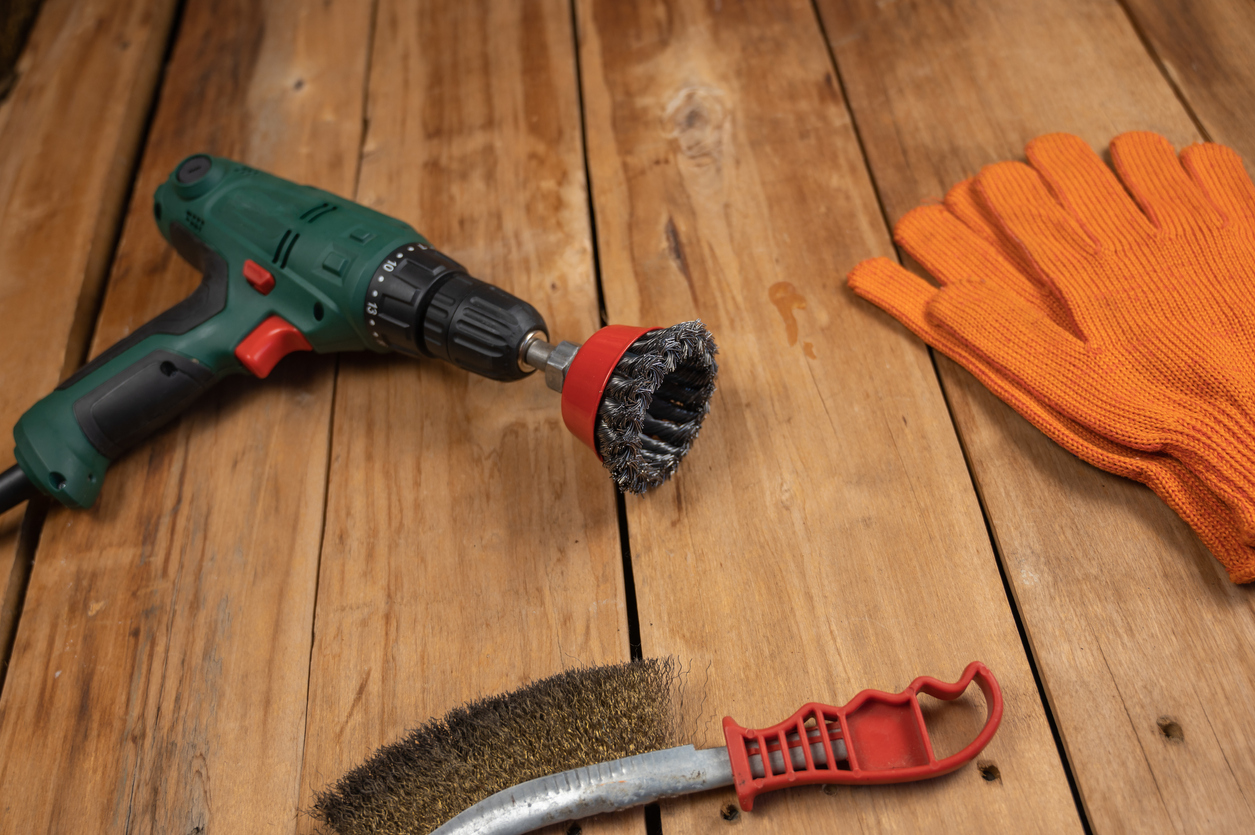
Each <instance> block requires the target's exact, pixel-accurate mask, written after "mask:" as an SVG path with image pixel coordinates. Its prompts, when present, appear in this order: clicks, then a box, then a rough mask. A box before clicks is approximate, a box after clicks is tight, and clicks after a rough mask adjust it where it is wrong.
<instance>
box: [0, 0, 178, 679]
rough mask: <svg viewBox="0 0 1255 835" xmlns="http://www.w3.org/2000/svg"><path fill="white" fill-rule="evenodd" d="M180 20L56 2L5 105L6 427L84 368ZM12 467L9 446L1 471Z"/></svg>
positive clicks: (0, 420) (6, 584)
mask: <svg viewBox="0 0 1255 835" xmlns="http://www.w3.org/2000/svg"><path fill="white" fill-rule="evenodd" d="M173 16H174V3H173V0H145V1H144V2H135V3H131V2H118V0H91V1H90V2H79V3H75V2H58V0H47V2H46V3H44V7H43V11H42V13H41V14H40V15H39V17H38V19H37V21H36V23H35V25H34V27H33V28H32V30H31V33H30V40H29V42H28V44H27V48H26V50H25V51H24V52H23V54H22V58H21V61H20V63H19V65H18V67H17V72H18V81H17V82H16V83H15V84H14V86H13V87H12V88H11V89H10V90H9V91H8V95H7V96H5V97H4V98H3V100H2V101H0V310H3V311H5V313H6V314H7V315H6V316H5V319H6V326H5V327H4V328H3V330H2V331H0V355H3V356H4V370H3V373H2V374H0V425H3V426H5V427H11V426H12V425H13V424H15V423H17V420H18V418H19V417H21V415H22V413H23V412H24V411H26V409H27V408H29V407H30V406H31V404H33V403H34V402H35V401H36V400H38V399H39V398H40V397H41V396H43V394H44V393H45V392H47V391H48V390H49V389H51V388H52V387H53V386H55V385H56V384H57V383H58V382H59V381H60V380H61V378H62V377H63V376H65V375H66V374H68V373H69V371H71V370H72V369H73V368H74V367H75V366H77V364H78V363H79V362H80V361H81V360H82V358H83V350H84V348H85V347H86V343H87V338H88V336H89V334H90V328H91V324H92V315H93V314H94V312H95V307H96V304H97V302H98V299H99V296H100V288H101V286H102V283H103V279H104V275H105V273H106V271H107V270H108V266H109V263H108V260H109V257H110V255H111V250H112V247H113V242H114V238H115V235H116V233H117V229H118V224H119V222H120V218H121V213H122V209H123V204H124V202H125V199H126V193H127V190H128V188H129V187H130V183H129V177H130V175H131V170H132V166H133V163H134V159H135V156H136V154H137V153H138V151H139V142H140V134H141V129H142V127H143V122H144V117H145V115H146V114H147V111H148V108H149V104H150V102H151V100H152V96H153V91H154V89H155V87H156V83H157V76H158V73H159V71H160V68H161V57H162V55H163V53H164V51H165V45H166V42H167V39H168V37H169V31H170V25H171V21H172V19H173ZM85 79H87V80H86V81H85ZM85 135H90V136H92V138H93V141H92V142H91V143H90V144H84V143H81V142H78V141H77V138H78V137H82V136H85ZM19 312H20V315H18V314H19ZM13 463H14V459H13V452H12V449H11V448H10V447H8V446H5V447H3V450H2V451H0V471H3V470H7V469H8V468H9V467H11V466H13ZM41 504H42V502H41ZM35 510H36V515H39V514H41V513H42V508H36V509H35ZM23 513H24V510H22V509H16V508H15V509H13V510H11V511H9V512H8V513H4V514H0V680H3V672H2V671H3V669H4V666H5V663H6V661H7V656H8V650H9V647H10V646H11V643H12V639H13V632H14V628H15V624H16V618H17V615H18V611H19V606H20V603H21V600H22V596H23V594H24V593H25V586H26V577H27V575H28V573H29V560H30V557H31V553H30V551H31V548H32V547H33V541H31V540H30V538H29V537H28V538H27V541H25V542H21V543H19V539H20V538H21V537H20V536H19V531H20V529H21V523H22V517H23ZM32 521H35V522H37V520H32ZM34 527H35V529H37V527H38V525H37V524H36V525H35V526H34ZM28 530H31V526H28Z"/></svg>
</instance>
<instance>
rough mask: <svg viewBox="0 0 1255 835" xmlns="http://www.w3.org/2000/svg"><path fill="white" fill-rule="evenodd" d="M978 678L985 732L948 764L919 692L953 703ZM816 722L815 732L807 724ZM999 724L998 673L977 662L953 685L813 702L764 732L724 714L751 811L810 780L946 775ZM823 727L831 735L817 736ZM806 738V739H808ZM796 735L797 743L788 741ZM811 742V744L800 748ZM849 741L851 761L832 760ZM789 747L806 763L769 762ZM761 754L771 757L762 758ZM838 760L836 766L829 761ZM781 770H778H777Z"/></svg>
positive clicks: (930, 682) (925, 680) (927, 679)
mask: <svg viewBox="0 0 1255 835" xmlns="http://www.w3.org/2000/svg"><path fill="white" fill-rule="evenodd" d="M973 681H975V682H976V684H977V685H978V686H979V687H980V689H981V692H983V693H984V694H985V704H986V706H987V708H988V715H987V717H986V719H985V727H984V728H982V729H981V732H980V733H979V734H977V735H976V738H975V739H973V740H972V741H971V742H970V743H968V745H967V746H966V747H965V748H964V749H963V750H962V751H959V752H958V753H957V754H951V755H950V756H948V757H946V758H945V759H941V760H939V759H937V758H936V756H934V755H933V746H932V742H931V741H930V740H929V738H928V728H927V727H926V726H925V725H924V715H923V713H922V712H921V711H920V707H919V698H918V694H919V693H921V692H922V693H927V694H928V695H930V696H932V697H934V698H937V699H942V700H945V701H951V700H953V699H956V698H958V697H959V695H960V694H961V693H962V692H963V691H964V690H966V689H967V686H968V685H969V684H971V683H972V682H973ZM808 721H810V722H812V723H813V724H812V726H811V728H807V727H806V723H807V722H808ZM1001 721H1002V690H1001V689H1000V688H999V687H998V680H997V679H995V678H994V676H993V673H991V672H989V669H988V668H987V667H986V666H985V665H984V664H982V663H980V662H979V661H973V662H972V663H971V664H968V665H967V669H965V670H964V671H963V675H962V677H961V678H960V679H959V680H958V681H956V682H955V683H954V684H948V683H946V682H944V681H938V680H937V679H935V678H933V677H931V676H920V677H919V678H917V679H915V681H912V682H911V683H910V685H909V686H908V687H907V688H906V689H905V690H903V691H902V692H901V693H885V692H882V691H880V690H864V691H863V692H861V693H859V694H858V695H857V696H855V697H854V698H853V699H851V700H850V701H849V702H848V703H847V704H846V705H845V706H844V707H832V706H830V705H823V704H819V703H816V702H811V703H810V704H807V705H803V706H802V708H801V709H800V710H798V712H797V713H795V714H793V715H792V716H790V717H789V718H788V719H786V720H785V721H783V722H781V723H780V724H779V725H774V726H772V727H770V728H763V729H761V730H747V729H746V728H742V727H741V726H740V725H738V724H737V723H736V722H733V721H732V718H731V717H724V720H723V735H724V738H725V739H726V740H727V742H728V757H729V759H731V761H732V777H733V785H734V786H735V787H736V795H737V798H739V799H740V802H741V808H742V809H744V810H745V811H747V812H748V811H749V810H751V809H753V808H754V798H755V797H757V796H758V795H760V794H762V793H763V792H769V791H773V790H775V789H783V788H787V787H788V786H804V785H808V784H811V783H846V784H860V783H906V782H910V781H912V780H924V779H927V778H929V777H938V776H940V775H942V774H949V773H950V772H951V771H954V770H955V769H957V768H959V767H960V766H962V765H964V764H965V763H967V762H968V761H969V760H971V759H972V758H973V757H975V756H976V755H977V754H978V753H980V751H981V749H983V748H984V747H985V746H986V745H987V744H989V740H990V739H992V738H993V735H994V732H995V731H997V730H998V723H999V722H1001ZM816 728H824V729H826V730H827V733H817V732H816V731H815V729H816ZM808 734H809V735H808ZM791 737H792V738H791ZM802 740H807V742H808V743H809V744H805V745H803V744H802ZM835 740H844V742H845V749H846V758H845V759H844V760H842V759H841V758H840V757H837V756H834V752H833V742H834V741H835ZM820 742H822V744H823V750H824V755H825V759H826V762H825V763H817V762H816V757H815V756H813V755H812V751H811V746H812V745H813V744H817V743H820ZM786 746H788V747H793V748H798V747H800V748H801V749H802V753H803V755H804V756H805V760H806V763H805V766H804V767H802V768H798V767H796V766H794V764H793V762H792V759H793V758H792V757H791V756H784V757H781V758H780V759H781V760H782V764H783V767H782V768H781V769H775V768H773V766H772V765H770V764H769V761H770V755H771V754H772V753H773V752H776V751H784V750H786ZM760 752H766V756H761V755H760ZM750 757H759V758H760V760H761V761H762V763H763V766H764V776H763V777H755V776H754V775H753V773H752V771H751V767H750ZM833 763H836V766H837V767H836V768H833V767H832V764H833ZM773 772H778V773H773Z"/></svg>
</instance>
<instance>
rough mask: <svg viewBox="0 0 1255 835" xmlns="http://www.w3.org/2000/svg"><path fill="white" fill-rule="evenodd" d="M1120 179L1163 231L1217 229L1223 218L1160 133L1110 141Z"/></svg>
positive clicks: (1123, 136)
mask: <svg viewBox="0 0 1255 835" xmlns="http://www.w3.org/2000/svg"><path fill="white" fill-rule="evenodd" d="M1111 159H1112V161H1113V162H1114V163H1115V166H1116V171H1118V172H1119V173H1120V180H1121V181H1122V182H1123V183H1124V185H1125V187H1126V188H1127V189H1128V190H1129V192H1131V193H1132V195H1133V197H1134V199H1136V200H1137V202H1138V204H1139V205H1140V206H1141V207H1142V210H1143V211H1144V212H1146V214H1147V216H1148V217H1149V218H1150V220H1151V223H1153V224H1154V225H1155V226H1156V227H1158V228H1159V229H1160V230H1162V231H1165V232H1169V233H1181V232H1185V231H1187V230H1194V229H1198V228H1199V227H1218V226H1221V225H1223V223H1224V219H1223V218H1222V217H1221V216H1220V213H1219V212H1218V211H1216V208H1215V207H1214V206H1213V205H1212V204H1211V201H1209V200H1208V199H1207V195H1206V194H1204V193H1203V190H1202V189H1201V188H1199V187H1198V184H1197V183H1195V182H1194V181H1193V180H1191V179H1190V177H1189V175H1188V174H1186V173H1185V169H1184V168H1183V167H1181V161H1180V160H1179V159H1177V155H1176V152H1175V151H1174V150H1173V149H1172V145H1171V143H1169V142H1168V140H1167V139H1164V138H1163V137H1162V136H1160V135H1159V134H1157V133H1150V132H1148V131H1133V132H1131V133H1122V134H1120V135H1119V136H1117V137H1116V138H1115V139H1113V140H1111Z"/></svg>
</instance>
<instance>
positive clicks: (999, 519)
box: [820, 0, 1255, 833]
mask: <svg viewBox="0 0 1255 835" xmlns="http://www.w3.org/2000/svg"><path fill="white" fill-rule="evenodd" d="M820 8H821V10H822V12H823V20H824V22H825V25H826V29H827V32H828V35H829V37H830V39H831V44H832V47H833V51H834V53H835V55H836V59H837V62H838V66H839V68H840V70H841V76H842V80H843V82H844V84H845V87H846V90H847V91H848V93H849V97H850V104H851V108H852V111H853V113H854V116H855V118H856V120H857V124H858V127H859V131H860V134H861V136H862V139H863V145H864V148H865V149H866V151H867V158H868V161H869V163H870V165H871V170H872V176H873V177H874V178H875V180H876V184H877V187H878V191H879V194H880V198H881V200H882V202H883V204H884V206H885V208H886V211H887V213H888V214H889V216H890V217H891V218H893V219H896V218H898V217H901V215H902V214H904V213H905V212H907V211H908V210H909V209H911V208H912V207H913V206H915V205H916V204H918V203H920V202H924V201H929V200H935V199H937V198H939V197H941V195H942V194H944V191H945V189H946V188H947V187H948V186H949V185H951V184H953V183H954V182H956V181H958V180H959V179H962V178H963V177H967V176H971V175H972V174H975V173H976V172H977V171H978V170H979V168H980V166H981V165H984V164H987V163H990V162H994V161H996V160H999V159H1007V158H1022V153H1023V151H1022V149H1023V146H1024V143H1026V142H1027V141H1028V140H1029V139H1031V138H1032V137H1033V136H1036V135H1038V134H1041V133H1046V132H1050V131H1068V132H1071V133H1075V134H1077V135H1079V136H1081V137H1083V138H1085V139H1086V140H1087V141H1088V142H1089V143H1090V144H1091V145H1092V146H1093V147H1095V148H1098V149H1101V150H1105V148H1106V144H1107V142H1108V141H1109V140H1110V138H1111V137H1112V136H1114V135H1115V134H1117V133H1119V132H1121V131H1124V130H1133V129H1150V130H1155V131H1158V132H1160V133H1163V134H1165V135H1166V136H1168V137H1169V139H1171V140H1172V141H1173V142H1174V143H1176V144H1177V145H1178V146H1180V145H1183V144H1185V143H1188V142H1190V141H1193V140H1195V139H1197V133H1196V132H1195V130H1194V126H1193V125H1192V124H1191V121H1190V119H1189V117H1188V115H1187V114H1186V112H1185V111H1184V110H1183V109H1182V108H1181V106H1180V104H1179V103H1178V102H1177V100H1176V99H1175V97H1174V95H1173V91H1172V90H1171V88H1170V87H1169V85H1168V84H1167V83H1166V81H1165V80H1164V79H1163V77H1162V76H1161V74H1160V73H1159V71H1158V69H1157V68H1156V66H1155V63H1154V61H1153V60H1152V58H1151V57H1150V56H1149V55H1148V54H1147V53H1146V52H1145V50H1144V48H1143V46H1142V44H1141V43H1140V42H1139V40H1138V37H1137V34H1136V33H1135V31H1134V29H1133V27H1132V26H1131V25H1130V23H1129V20H1128V19H1127V17H1126V16H1125V14H1124V12H1123V10H1122V9H1121V7H1120V6H1119V5H1118V4H1116V3H1114V2H1113V3H1089V2H1061V3H1051V4H1046V3H1034V4H1028V3H1016V2H1010V0H1008V1H1007V2H999V3H973V2H962V3H957V4H949V5H941V4H930V3H923V2H918V3H899V4H896V5H895V6H892V7H885V8H881V7H879V6H878V5H875V4H873V3H871V2H862V3H850V4H842V3H835V2H825V1H824V0H821V3H820ZM1176 34H1177V35H1178V36H1182V37H1184V39H1186V40H1189V38H1190V36H1191V35H1196V34H1197V32H1196V31H1193V32H1192V31H1186V32H1178V33H1176ZM1232 37H1234V38H1240V37H1243V36H1242V35H1239V34H1234V35H1232ZM1180 49H1181V50H1183V51H1184V52H1187V53H1189V54H1194V53H1196V52H1199V51H1206V50H1207V49H1208V47H1207V46H1206V45H1205V44H1200V43H1199V42H1197V41H1194V42H1192V43H1188V44H1186V45H1183V46H1181V47H1180ZM1251 96H1252V91H1251V90H1250V89H1249V88H1248V89H1247V92H1246V94H1245V99H1243V101H1245V102H1247V103H1248V104H1249V103H1250V101H1251ZM1247 109H1249V108H1247ZM1205 111H1206V108H1202V109H1200V110H1199V112H1200V113H1201V112H1205ZM868 254H870V253H868ZM867 309H868V310H869V311H870V310H871V306H870V305H868V306H867ZM869 315H877V314H872V313H869ZM877 318H878V321H879V322H880V323H881V325H880V326H881V327H883V328H884V330H885V331H887V332H897V331H898V329H897V327H896V324H894V323H892V322H890V321H889V320H888V317H887V316H884V315H877ZM903 339H908V340H909V341H914V340H913V339H911V338H908V337H903ZM938 365H939V367H940V370H941V376H942V380H943V382H944V384H945V388H946V393H947V397H948V399H949V401H950V404H951V408H952V409H953V412H954V415H955V422H956V424H957V425H958V427H959V429H960V433H961V436H962V439H963V443H964V446H965V449H966V451H967V454H968V457H969V459H970V461H971V464H972V470H973V473H974V475H975V478H976V481H977V485H978V487H979V490H980V492H981V497H982V500H983V502H984V504H985V507H986V509H987V512H988V517H989V520H990V524H991V528H992V530H993V533H994V536H995V538H996V540H997V544H998V547H999V551H1000V553H1001V556H1002V561H1003V564H1004V567H1005V570H1006V574H1007V578H1008V581H1009V582H1010V584H1011V588H1012V590H1013V592H1014V594H1015V598H1016V602H1017V604H1018V606H1019V608H1020V612H1021V615H1022V618H1023V622H1024V625H1025V628H1026V630H1027V632H1028V635H1029V638H1030V641H1031V644H1032V647H1033V651H1034V654H1035V656H1036V659H1037V663H1038V665H1039V668H1040V671H1041V675H1042V678H1043V681H1044V684H1045V688H1046V691H1047V694H1048V696H1049V699H1050V704H1051V708H1052V710H1053V711H1054V715H1055V718H1056V720H1057V722H1058V725H1059V729H1060V731H1061V733H1062V735H1063V741H1064V745H1065V747H1066V750H1067V754H1068V758H1069V761H1070V763H1071V767H1072V769H1073V772H1074V774H1075V776H1076V780H1077V783H1078V785H1079V788H1080V793H1081V796H1082V799H1083V801H1084V805H1085V809H1086V812H1087V814H1088V817H1089V822H1090V824H1091V825H1092V827H1093V829H1094V831H1095V832H1099V833H1106V832H1125V831H1130V832H1194V831H1213V832H1216V831H1230V832H1237V831H1247V830H1250V829H1251V828H1252V827H1253V826H1255V821H1253V820H1252V809H1251V804H1250V802H1249V799H1248V798H1249V796H1250V792H1251V786H1252V785H1255V745H1252V742H1251V740H1252V739H1253V738H1255V726H1253V725H1252V723H1253V722H1255V712H1253V711H1252V709H1251V708H1252V706H1253V705H1255V616H1253V613H1252V606H1251V604H1252V598H1251V594H1252V590H1251V589H1249V588H1241V587H1235V586H1233V585H1232V584H1230V583H1229V582H1228V580H1227V578H1226V577H1225V575H1224V572H1223V570H1222V569H1221V568H1220V565H1219V563H1217V562H1216V561H1215V560H1214V559H1213V558H1212V557H1211V555H1210V554H1208V553H1207V551H1206V550H1205V549H1204V548H1203V547H1202V546H1201V544H1200V543H1199V542H1198V541H1197V539H1196V538H1195V537H1194V536H1193V534H1192V533H1191V532H1190V530H1189V529H1188V528H1187V527H1186V526H1185V524H1184V523H1183V522H1181V520H1180V519H1178V518H1177V517H1176V516H1175V515H1174V514H1173V513H1172V512H1171V511H1170V510H1168V508H1167V507H1166V506H1164V505H1163V503H1162V502H1160V501H1159V500H1158V499H1157V498H1156V497H1155V496H1154V495H1153V494H1152V493H1150V491H1149V490H1146V489H1145V488H1143V487H1142V486H1141V485H1138V484H1135V483H1133V482H1129V481H1125V480H1122V479H1119V478H1116V477H1114V476H1110V475H1107V474H1105V473H1102V472H1099V471H1098V470H1095V469H1094V468H1092V467H1089V466H1088V465H1085V464H1083V463H1081V462H1080V461H1079V460H1077V459H1075V458H1073V457H1071V456H1070V455H1068V454H1067V453H1066V452H1064V451H1063V450H1062V449H1060V448H1059V447H1057V446H1055V445H1054V444H1052V443H1051V442H1050V441H1048V440H1047V439H1046V438H1045V437H1044V436H1043V435H1041V434H1040V433H1039V432H1037V430H1035V429H1033V428H1032V427H1031V426H1030V425H1028V424H1027V423H1026V422H1025V421H1023V420H1022V419H1020V418H1019V417H1018V416H1017V415H1016V414H1015V413H1014V412H1012V411H1011V410H1010V409H1009V408H1008V407H1006V406H1005V405H1004V404H1002V403H1001V402H999V401H998V400H996V399H995V398H994V397H993V396H992V395H991V394H989V393H988V392H987V391H986V390H985V389H984V388H983V387H981V386H980V385H979V384H977V383H976V382H975V380H974V379H973V378H972V377H971V376H970V375H968V374H967V373H966V372H964V371H962V370H961V369H959V368H958V367H957V366H956V365H954V364H953V363H951V362H950V361H948V360H945V359H944V358H938ZM1178 731H1179V732H1180V733H1178Z"/></svg>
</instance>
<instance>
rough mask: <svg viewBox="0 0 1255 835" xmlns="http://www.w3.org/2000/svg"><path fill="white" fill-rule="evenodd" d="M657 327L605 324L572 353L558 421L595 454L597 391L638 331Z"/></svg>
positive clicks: (598, 396)
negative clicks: (560, 416)
mask: <svg viewBox="0 0 1255 835" xmlns="http://www.w3.org/2000/svg"><path fill="white" fill-rule="evenodd" d="M656 330H658V328H641V327H636V326H634V325H607V326H606V327H604V328H602V329H601V330H599V331H597V333H595V334H593V335H592V336H590V337H589V338H588V341H587V342H585V343H584V344H583V345H581V346H580V349H579V350H578V351H576V352H575V359H573V360H571V367H570V368H568V369H567V372H566V379H565V380H563V382H562V422H563V423H565V424H566V427H567V429H570V430H571V434H572V435H574V436H575V437H577V438H579V439H580V440H581V441H583V442H584V443H586V444H588V446H589V448H590V449H592V451H593V452H596V453H597V457H598V458H601V453H600V452H599V451H598V450H597V435H596V431H597V410H598V409H599V408H601V394H602V392H604V391H605V390H606V383H607V381H609V379H610V375H611V374H613V373H614V368H615V366H616V365H618V364H619V360H620V359H622V357H623V355H624V354H626V353H627V349H628V348H631V347H632V343H633V342H635V341H636V340H638V339H640V338H641V335H642V334H646V333H648V332H650V331H656Z"/></svg>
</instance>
